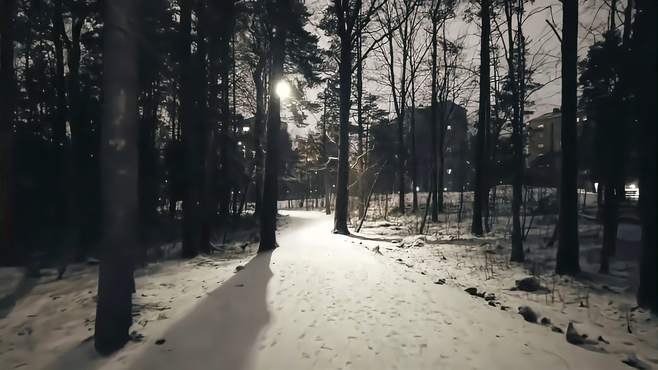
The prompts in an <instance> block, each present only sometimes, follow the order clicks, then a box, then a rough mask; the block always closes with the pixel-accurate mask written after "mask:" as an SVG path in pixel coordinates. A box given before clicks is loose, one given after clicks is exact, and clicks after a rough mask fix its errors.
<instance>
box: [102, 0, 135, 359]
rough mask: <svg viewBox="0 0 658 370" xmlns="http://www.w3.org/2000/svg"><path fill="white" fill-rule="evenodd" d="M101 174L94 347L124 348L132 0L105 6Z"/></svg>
mask: <svg viewBox="0 0 658 370" xmlns="http://www.w3.org/2000/svg"><path fill="white" fill-rule="evenodd" d="M105 4H106V8H105V29H104V63H103V65H104V67H103V101H104V103H103V130H102V141H101V158H102V159H101V173H102V178H103V210H104V211H103V213H104V218H103V220H104V224H105V228H104V230H103V237H102V250H103V253H102V257H101V263H100V270H99V274H98V304H97V306H96V331H95V333H94V339H95V347H96V349H97V350H98V352H100V353H102V354H108V353H111V352H113V351H115V350H117V349H119V348H121V347H122V346H123V345H124V344H125V343H126V341H127V340H128V338H129V335H128V329H129V328H130V325H131V324H132V302H131V301H132V292H133V289H134V280H133V279H134V278H133V253H134V250H135V246H136V244H137V225H138V223H137V213H138V210H137V167H138V154H137V137H138V129H137V87H138V78H137V68H138V67H137V32H136V27H137V24H138V23H137V17H136V3H135V2H134V1H132V0H114V1H108V2H106V3H105Z"/></svg>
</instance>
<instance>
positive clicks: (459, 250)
mask: <svg viewBox="0 0 658 370" xmlns="http://www.w3.org/2000/svg"><path fill="white" fill-rule="evenodd" d="M449 196H452V198H455V194H451V195H449ZM589 199H591V200H593V201H595V200H596V195H595V194H594V195H592V196H589ZM589 199H588V200H589ZM588 204H589V202H588ZM455 208H456V207H452V212H455V213H456V210H455ZM585 211H591V210H585ZM373 213H375V215H377V214H379V215H380V216H379V217H373V218H371V219H369V220H368V221H366V222H365V223H364V227H363V228H362V230H361V234H360V235H361V236H362V237H363V238H364V239H370V241H368V242H367V243H366V242H362V243H363V244H364V245H365V246H366V247H367V248H369V249H371V250H373V251H376V252H378V253H382V254H383V255H384V256H386V257H389V258H390V259H391V260H393V261H396V262H397V263H399V264H400V265H401V266H403V267H405V268H408V269H410V270H413V271H416V272H419V273H421V274H423V275H426V276H428V278H429V279H430V280H431V281H434V282H438V283H440V284H443V283H444V282H445V284H448V285H452V286H455V287H459V288H460V289H466V288H470V287H474V288H477V289H478V291H479V292H486V293H492V294H493V296H495V299H494V300H492V303H489V302H487V301H485V300H484V299H482V298H474V299H475V300H480V301H481V303H482V304H493V305H495V307H497V308H499V309H505V310H508V311H510V312H516V311H517V309H518V307H519V306H525V305H527V306H529V307H531V308H532V309H533V310H534V311H536V312H537V313H538V316H539V318H542V317H546V318H548V319H549V320H550V321H551V324H547V325H546V330H547V331H549V332H550V331H551V327H552V326H557V327H559V328H561V329H563V330H566V327H567V324H568V323H569V322H573V323H574V324H575V327H576V328H577V330H578V331H579V332H581V333H586V334H588V336H589V338H591V339H594V340H595V341H598V342H599V343H597V345H596V347H597V348H598V350H601V351H605V352H607V353H609V354H610V356H614V357H615V358H616V359H617V360H619V361H621V360H622V359H626V358H627V357H628V355H629V354H636V355H637V356H638V357H639V358H641V359H644V360H645V362H646V363H647V364H649V365H650V364H652V363H653V366H654V367H657V365H658V319H657V318H656V316H655V315H652V314H651V313H649V312H648V311H646V310H643V309H641V308H638V307H637V306H636V303H635V292H636V289H637V274H638V264H637V261H638V257H639V247H640V245H639V242H638V240H639V235H638V232H639V228H638V226H636V225H632V224H621V226H620V232H619V234H618V235H619V239H620V240H619V242H618V251H617V255H616V257H614V258H613V259H612V261H611V273H610V274H609V275H602V274H598V273H597V272H598V265H599V253H600V243H601V242H600V240H601V232H602V230H601V227H600V225H598V224H596V223H595V222H593V221H590V220H588V219H586V218H581V220H580V241H581V268H582V270H583V273H582V274H581V275H580V276H578V277H577V278H575V279H574V278H569V277H560V276H556V275H555V274H554V273H553V271H554V266H555V254H556V249H555V247H547V246H546V244H547V240H548V239H550V236H551V234H552V231H553V222H554V218H553V216H550V215H549V216H536V217H535V220H534V223H535V226H534V227H533V228H532V229H531V231H530V233H529V236H528V240H527V241H526V243H525V247H526V259H527V261H526V263H524V264H515V263H510V262H509V255H510V247H511V245H510V240H509V224H508V223H507V222H508V221H507V220H508V216H500V217H498V218H497V220H496V224H494V228H493V232H492V233H489V234H487V236H486V237H483V238H476V237H473V236H472V235H471V234H470V232H469V229H470V215H467V216H464V218H463V222H462V223H461V224H458V223H457V215H456V214H455V213H453V214H450V215H446V214H442V215H440V218H439V223H438V224H430V225H429V230H427V231H426V232H425V235H415V234H416V231H417V230H418V225H419V224H420V219H421V216H417V215H406V216H402V217H401V216H399V215H397V216H393V215H391V216H389V217H388V218H387V220H386V221H384V220H382V219H381V212H380V210H378V209H375V211H373ZM419 214H420V215H422V212H419ZM458 230H459V232H458ZM457 235H459V237H457ZM528 276H534V277H536V278H537V279H538V280H539V282H540V283H541V285H542V286H543V287H544V289H540V290H539V291H537V292H525V291H519V290H515V289H511V288H513V287H515V282H516V281H517V280H520V279H523V278H525V277H528ZM519 317H520V316H519ZM599 336H600V337H601V340H598V339H599ZM606 342H607V343H606Z"/></svg>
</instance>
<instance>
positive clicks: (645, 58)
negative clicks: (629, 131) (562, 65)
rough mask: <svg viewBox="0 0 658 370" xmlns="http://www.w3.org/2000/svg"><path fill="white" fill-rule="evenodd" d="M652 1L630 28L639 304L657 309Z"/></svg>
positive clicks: (642, 4)
mask: <svg viewBox="0 0 658 370" xmlns="http://www.w3.org/2000/svg"><path fill="white" fill-rule="evenodd" d="M657 8H658V6H657V5H656V2H655V1H652V0H638V1H637V13H636V16H635V25H634V31H633V41H632V48H633V55H632V61H633V62H632V64H633V67H634V68H633V69H632V70H633V71H635V74H634V78H633V85H634V90H635V91H634V92H635V94H636V95H637V97H638V100H637V105H636V109H637V110H638V118H639V121H640V130H641V135H640V138H641V139H640V143H639V145H640V150H641V152H642V155H641V160H642V162H641V163H642V165H641V166H642V171H641V172H640V215H641V219H642V259H641V260H640V287H639V289H638V292H637V301H638V304H639V305H641V306H645V307H650V308H651V309H652V310H653V311H654V312H658V286H657V284H658V277H657V276H656V274H657V271H656V270H658V268H657V266H656V264H657V261H658V244H656V119H658V117H657V116H658V115H657V114H656V113H657V112H656V99H657V96H656V95H657V94H656V87H657V86H658V81H657V79H656V77H657V76H656V59H657V58H656V42H657V40H656V32H657V30H656V12H657V10H658V9H657Z"/></svg>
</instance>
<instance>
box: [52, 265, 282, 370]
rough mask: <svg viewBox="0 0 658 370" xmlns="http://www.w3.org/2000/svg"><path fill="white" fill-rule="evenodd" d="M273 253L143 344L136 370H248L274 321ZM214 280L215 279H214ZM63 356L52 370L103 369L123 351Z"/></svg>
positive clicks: (89, 349)
mask: <svg viewBox="0 0 658 370" xmlns="http://www.w3.org/2000/svg"><path fill="white" fill-rule="evenodd" d="M271 254H272V253H271V252H270V253H263V254H259V255H257V256H255V257H254V258H252V259H251V261H249V263H247V264H246V265H245V269H244V270H242V271H240V272H238V273H236V274H235V275H234V276H233V277H231V278H230V279H228V280H226V281H225V282H224V283H223V284H222V285H221V286H220V287H218V288H217V289H215V290H214V291H212V292H211V293H210V294H209V295H208V296H207V297H205V298H204V299H203V300H201V301H200V302H199V303H198V304H197V305H196V306H195V307H194V308H193V309H192V310H191V311H190V312H189V313H188V314H187V315H186V316H185V317H183V318H181V319H180V320H179V321H178V322H176V323H175V324H173V325H172V326H171V327H170V328H169V329H168V330H167V331H166V332H165V334H164V335H163V338H164V339H165V340H166V342H165V343H164V344H162V345H156V344H155V343H154V342H155V341H156V339H159V338H147V339H146V340H145V342H144V343H139V344H135V345H137V346H148V347H147V348H146V349H144V351H143V352H142V353H141V354H140V355H139V356H138V357H137V359H135V360H134V361H130V362H131V363H132V364H131V365H130V366H129V368H130V369H135V370H182V369H185V370H210V369H213V370H215V369H219V370H221V369H226V370H242V369H245V368H247V366H248V362H247V361H248V358H249V355H250V353H251V349H252V348H253V346H254V344H255V342H256V338H257V337H258V334H259V333H260V331H261V330H262V329H263V328H264V327H265V325H267V323H268V322H269V320H270V313H269V311H268V309H267V301H266V299H267V297H266V294H267V284H268V283H269V281H270V279H271V278H272V271H271V270H270V266H269V265H270V259H271ZM209 278H210V277H209ZM90 339H91V338H88V339H87V340H85V341H84V342H82V343H80V345H78V346H76V347H75V348H72V349H71V350H69V351H67V352H66V353H63V354H62V355H61V356H59V357H58V358H57V359H56V360H55V361H54V362H53V363H51V364H50V365H48V366H46V367H45V368H46V369H48V370H69V369H79V368H80V367H79V366H80V364H81V363H82V364H86V365H87V367H86V368H85V370H92V369H99V368H101V367H102V366H103V365H105V364H107V363H108V362H112V361H114V360H116V359H117V358H121V357H122V355H121V351H119V352H117V353H116V354H115V355H113V356H110V357H102V356H99V355H98V354H96V352H95V351H94V348H93V340H90Z"/></svg>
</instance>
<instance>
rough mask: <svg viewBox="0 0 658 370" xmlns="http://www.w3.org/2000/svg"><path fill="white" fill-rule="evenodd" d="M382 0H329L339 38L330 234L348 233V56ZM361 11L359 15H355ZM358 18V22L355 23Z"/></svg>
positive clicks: (350, 71) (350, 67)
mask: <svg viewBox="0 0 658 370" xmlns="http://www.w3.org/2000/svg"><path fill="white" fill-rule="evenodd" d="M385 2H386V1H385V0H371V1H370V2H369V3H368V5H367V6H366V7H364V9H363V10H362V9H361V8H362V5H363V2H362V0H333V2H332V4H331V8H332V9H331V10H332V11H333V15H334V16H335V24H333V30H332V31H333V32H335V34H336V35H337V36H338V40H339V56H338V76H339V85H340V109H339V131H338V176H337V177H338V178H337V181H336V211H335V213H334V233H337V234H344V235H348V234H349V230H348V228H347V221H348V212H347V211H348V209H347V208H348V202H349V192H348V189H347V184H348V180H349V172H350V168H349V154H350V153H349V145H350V142H349V140H350V134H349V127H350V107H351V101H350V97H351V91H352V71H353V68H352V58H353V48H354V46H355V45H356V41H357V37H358V35H359V34H360V30H359V29H364V28H366V27H367V26H368V24H369V23H370V20H371V19H372V17H373V15H374V14H375V13H377V11H379V9H380V8H381V7H382V6H383V5H384V4H385ZM359 14H361V16H359ZM357 20H358V22H357ZM379 41H381V38H379V39H377V40H375V41H374V42H373V43H372V44H370V46H368V47H367V48H365V50H363V51H362V53H361V58H365V57H366V56H367V54H368V53H369V52H370V51H371V50H372V49H373V48H374V47H375V45H376V44H378V42H379Z"/></svg>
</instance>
